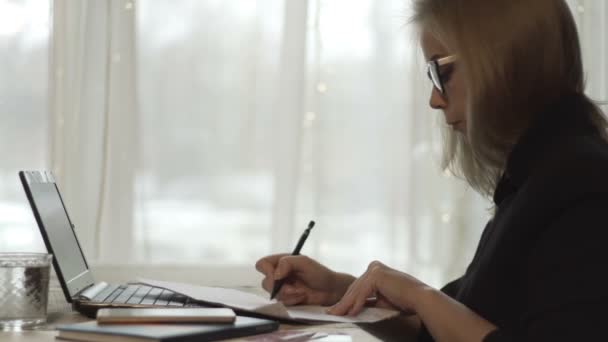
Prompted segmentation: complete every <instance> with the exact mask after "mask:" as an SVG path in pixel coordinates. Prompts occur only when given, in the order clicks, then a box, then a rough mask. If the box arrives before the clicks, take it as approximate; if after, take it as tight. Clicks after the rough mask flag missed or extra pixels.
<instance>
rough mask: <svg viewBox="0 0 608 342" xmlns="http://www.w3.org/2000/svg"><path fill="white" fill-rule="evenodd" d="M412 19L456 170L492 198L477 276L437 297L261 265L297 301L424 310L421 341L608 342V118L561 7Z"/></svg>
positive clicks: (424, 9) (460, 5) (476, 2)
mask: <svg viewBox="0 0 608 342" xmlns="http://www.w3.org/2000/svg"><path fill="white" fill-rule="evenodd" d="M414 13H415V14H414V17H413V22H414V24H415V25H416V26H417V27H418V28H419V32H420V42H421V47H422V50H423V52H424V55H425V57H426V59H427V61H428V65H429V66H428V68H429V75H430V76H431V80H432V82H433V85H434V87H433V90H432V93H431V99H430V105H431V107H433V108H435V109H439V110H441V111H443V114H444V115H445V119H446V122H447V124H448V126H449V127H451V131H450V132H448V134H447V136H446V143H447V148H446V149H445V155H446V159H445V160H446V164H445V165H446V167H448V168H450V169H451V170H452V171H453V172H455V173H457V174H458V175H460V176H462V177H463V178H464V179H465V180H466V181H467V182H468V184H469V185H470V186H471V187H473V188H475V189H476V190H478V191H479V192H481V193H482V194H485V195H490V196H492V197H493V201H494V203H495V211H494V217H493V218H492V220H490V222H489V223H488V224H487V226H486V228H485V230H484V232H483V234H482V237H481V240H480V242H479V245H478V248H477V251H476V254H475V256H474V258H473V260H472V262H471V264H470V265H469V266H468V268H467V270H466V273H465V274H464V275H463V276H462V277H460V278H459V279H457V280H455V281H453V282H451V283H449V284H447V285H446V286H445V287H444V288H443V289H441V290H440V291H439V290H435V289H433V288H431V287H430V286H428V285H426V284H425V283H424V282H422V281H420V280H418V279H415V278H414V277H412V276H410V275H408V274H406V273H403V272H400V271H397V270H394V269H391V268H389V267H386V266H384V265H383V264H381V263H380V262H372V263H371V264H370V265H369V267H368V269H367V271H366V272H365V273H364V274H363V275H362V276H361V277H359V278H357V279H355V278H354V277H352V276H350V275H347V274H342V273H337V272H334V271H331V270H329V269H328V268H326V267H324V266H322V265H320V264H319V263H317V262H316V261H314V260H311V259H309V258H307V257H303V256H285V255H274V256H269V257H266V258H263V259H261V260H260V261H258V263H257V265H256V267H257V269H258V270H259V271H261V272H262V273H264V274H265V276H266V277H265V279H264V281H263V286H264V288H265V289H267V290H270V289H271V288H272V284H273V282H274V280H276V279H282V278H285V277H287V279H288V280H289V285H286V286H284V287H283V288H282V290H281V292H280V293H279V296H278V298H279V299H280V300H282V301H284V302H285V303H286V304H288V305H290V304H321V305H333V306H332V307H331V308H330V310H329V312H330V313H332V314H336V315H347V314H348V315H351V314H357V313H358V312H360V311H361V309H362V307H363V306H364V305H365V304H366V299H367V298H369V297H374V296H375V297H376V298H378V305H383V306H392V307H395V308H398V309H400V310H403V311H407V312H412V313H415V314H416V315H417V316H418V317H419V319H420V321H421V322H422V326H421V333H420V340H423V341H426V340H432V339H434V340H436V341H598V340H602V341H607V340H608V332H604V329H603V327H602V326H603V325H604V324H605V323H604V321H605V315H604V310H605V308H607V307H608V295H607V294H606V291H607V290H608V277H607V276H606V275H605V271H604V268H603V267H604V266H605V263H606V262H608V215H606V214H605V213H606V212H608V143H607V139H606V127H607V124H606V120H605V119H604V117H603V116H602V113H601V111H600V110H599V109H598V107H597V106H595V105H594V104H593V103H592V102H591V101H590V100H589V99H588V98H587V97H586V96H585V95H584V94H583V88H584V75H583V67H582V62H581V51H580V46H579V42H578V35H577V31H576V26H575V23H574V20H573V18H572V15H571V13H570V11H569V8H568V6H567V4H566V2H565V1H562V0H534V1H530V0H493V1H488V0H416V1H415V12H414Z"/></svg>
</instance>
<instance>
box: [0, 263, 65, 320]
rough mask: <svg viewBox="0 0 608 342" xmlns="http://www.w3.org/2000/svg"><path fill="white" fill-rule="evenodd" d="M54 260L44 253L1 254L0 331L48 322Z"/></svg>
mask: <svg viewBox="0 0 608 342" xmlns="http://www.w3.org/2000/svg"><path fill="white" fill-rule="evenodd" d="M52 258H53V256H52V255H51V254H43V253H0V330H18V329H21V328H31V327H35V326H37V325H41V324H44V323H46V309H47V302H48V293H49V272H50V265H51V260H52Z"/></svg>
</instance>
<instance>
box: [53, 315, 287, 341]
mask: <svg viewBox="0 0 608 342" xmlns="http://www.w3.org/2000/svg"><path fill="white" fill-rule="evenodd" d="M278 328H279V323H277V322H273V321H269V320H265V319H259V318H250V317H240V316H239V317H237V318H236V321H235V322H234V323H233V324H199V325H191V324H112V325H98V324H97V322H95V321H91V322H84V323H77V324H69V325H60V326H58V327H57V330H59V334H58V335H57V338H58V339H62V340H71V341H86V342H114V341H121V342H152V341H158V342H194V341H196V342H204V341H216V340H224V339H229V338H237V337H243V336H250V335H257V334H263V333H268V332H272V331H275V330H277V329H278Z"/></svg>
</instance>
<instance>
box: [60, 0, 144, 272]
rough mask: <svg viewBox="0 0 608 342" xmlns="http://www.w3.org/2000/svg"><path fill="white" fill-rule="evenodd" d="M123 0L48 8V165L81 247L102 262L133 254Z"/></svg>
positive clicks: (127, 19) (130, 43)
mask: <svg viewBox="0 0 608 342" xmlns="http://www.w3.org/2000/svg"><path fill="white" fill-rule="evenodd" d="M125 3H126V2H125V1H121V0H113V1H77V2H75V1H69V0H58V1H55V2H54V9H53V13H54V20H53V45H52V46H53V47H52V57H51V65H52V68H51V70H52V73H51V86H50V89H51V95H50V98H51V101H50V102H51V115H52V117H53V120H52V122H53V123H54V125H53V126H52V134H51V140H52V141H51V146H52V147H53V148H52V154H51V167H52V169H53V171H54V172H55V174H56V176H57V179H58V182H59V185H60V187H61V188H62V191H63V194H64V197H65V201H66V205H67V206H68V208H69V209H68V210H69V212H70V215H71V216H72V220H73V221H74V222H75V224H76V231H77V233H78V235H79V236H80V239H81V242H82V243H83V249H84V250H85V253H86V254H87V255H88V256H89V257H90V258H91V259H92V260H105V261H107V262H116V261H120V260H125V259H128V258H130V257H132V255H131V254H130V249H131V246H132V242H133V240H132V238H131V237H132V230H131V227H132V206H133V184H134V181H133V175H134V173H135V166H136V165H137V156H136V153H135V151H136V143H137V133H136V132H137V119H136V114H137V112H136V109H135V103H136V101H135V94H136V92H135V82H134V80H135V65H134V53H135V51H134V50H135V46H134V45H135V44H134V36H135V33H134V28H135V14H134V12H133V11H127V10H125ZM117 236H120V237H121V238H120V239H117V238H116V237H117Z"/></svg>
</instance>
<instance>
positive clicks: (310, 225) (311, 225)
mask: <svg viewBox="0 0 608 342" xmlns="http://www.w3.org/2000/svg"><path fill="white" fill-rule="evenodd" d="M314 226H315V221H310V223H308V229H312V227H314Z"/></svg>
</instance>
